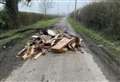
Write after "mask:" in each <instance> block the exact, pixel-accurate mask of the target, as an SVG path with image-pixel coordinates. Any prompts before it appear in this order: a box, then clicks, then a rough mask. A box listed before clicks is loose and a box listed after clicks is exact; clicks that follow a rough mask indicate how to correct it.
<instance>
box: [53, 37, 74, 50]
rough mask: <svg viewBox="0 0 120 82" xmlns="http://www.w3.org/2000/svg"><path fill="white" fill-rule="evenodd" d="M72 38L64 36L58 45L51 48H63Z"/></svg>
mask: <svg viewBox="0 0 120 82" xmlns="http://www.w3.org/2000/svg"><path fill="white" fill-rule="evenodd" d="M72 40H73V39H68V38H66V37H64V38H63V39H61V40H60V41H59V42H58V43H57V44H56V45H54V46H53V47H52V48H51V49H52V50H58V51H59V50H62V48H64V47H65V46H66V45H67V44H68V43H69V42H70V41H72Z"/></svg>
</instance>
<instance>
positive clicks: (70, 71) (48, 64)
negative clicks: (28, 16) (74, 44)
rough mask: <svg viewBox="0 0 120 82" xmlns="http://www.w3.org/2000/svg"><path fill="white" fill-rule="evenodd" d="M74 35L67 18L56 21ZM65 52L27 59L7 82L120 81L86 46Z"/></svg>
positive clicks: (59, 26)
mask: <svg viewBox="0 0 120 82" xmlns="http://www.w3.org/2000/svg"><path fill="white" fill-rule="evenodd" d="M56 28H62V29H64V30H66V31H67V32H69V33H71V34H75V32H74V30H73V29H72V28H71V27H70V25H69V24H68V23H67V21H66V20H65V19H63V20H62V21H61V22H60V23H58V24H56ZM82 50H83V51H84V53H81V52H79V51H77V52H72V51H68V52H66V53H62V54H55V53H48V54H47V55H45V56H41V57H39V58H38V59H37V60H27V61H26V62H25V63H24V64H23V65H22V66H21V67H18V68H17V69H15V70H13V71H12V72H11V74H10V75H9V76H8V77H7V78H6V79H4V80H3V81H5V82H24V81H25V82H117V80H116V78H115V75H114V74H113V73H112V71H111V70H110V69H109V68H108V67H107V66H106V65H104V64H103V62H102V61H100V59H99V58H98V57H96V55H94V54H93V53H92V52H91V51H90V50H89V49H88V48H87V47H86V48H84V49H82Z"/></svg>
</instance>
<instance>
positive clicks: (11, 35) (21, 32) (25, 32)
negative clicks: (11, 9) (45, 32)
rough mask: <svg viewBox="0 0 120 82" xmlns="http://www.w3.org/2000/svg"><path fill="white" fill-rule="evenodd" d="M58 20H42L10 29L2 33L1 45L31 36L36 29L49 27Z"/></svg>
mask: <svg viewBox="0 0 120 82" xmlns="http://www.w3.org/2000/svg"><path fill="white" fill-rule="evenodd" d="M58 20H59V19H49V20H42V21H38V22H37V23H35V24H32V25H29V26H25V27H21V28H19V29H14V30H10V31H7V32H5V33H2V34H1V35H0V47H2V46H3V45H6V44H9V43H11V42H12V41H19V40H22V39H24V38H26V37H28V36H31V35H32V34H33V33H34V32H35V30H36V29H40V28H47V27H48V26H51V25H53V24H55V23H57V22H58ZM12 43H13V42H12Z"/></svg>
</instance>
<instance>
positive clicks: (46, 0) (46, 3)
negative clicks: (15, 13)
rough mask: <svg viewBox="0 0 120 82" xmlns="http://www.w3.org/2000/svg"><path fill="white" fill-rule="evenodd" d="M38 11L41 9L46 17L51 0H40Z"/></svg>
mask: <svg viewBox="0 0 120 82" xmlns="http://www.w3.org/2000/svg"><path fill="white" fill-rule="evenodd" d="M40 1H41V2H40V9H42V11H43V13H44V16H46V15H47V11H48V9H50V8H52V4H53V0H40Z"/></svg>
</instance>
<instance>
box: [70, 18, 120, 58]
mask: <svg viewBox="0 0 120 82" xmlns="http://www.w3.org/2000/svg"><path fill="white" fill-rule="evenodd" d="M68 21H69V23H70V24H71V25H72V27H73V28H74V29H75V31H76V32H78V33H83V34H84V35H85V36H87V37H89V38H90V39H91V40H92V41H94V42H95V43H96V44H97V45H103V46H104V47H105V48H107V50H109V52H110V53H111V55H112V57H113V58H115V59H117V60H119V58H120V45H116V44H115V43H116V42H111V41H110V40H107V39H106V38H105V37H103V36H104V35H103V36H102V35H101V34H100V33H98V32H96V31H94V30H92V29H89V28H86V27H85V26H84V25H82V24H80V23H79V22H78V21H75V20H74V19H72V18H68Z"/></svg>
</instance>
